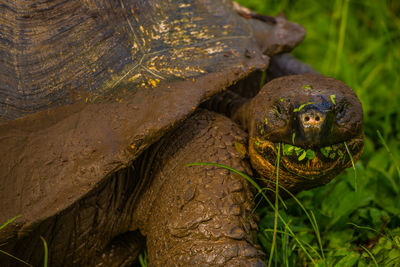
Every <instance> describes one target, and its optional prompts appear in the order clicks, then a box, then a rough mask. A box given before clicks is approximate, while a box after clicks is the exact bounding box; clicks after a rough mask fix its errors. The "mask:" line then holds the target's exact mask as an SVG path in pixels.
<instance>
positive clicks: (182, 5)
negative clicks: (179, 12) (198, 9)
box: [178, 3, 190, 8]
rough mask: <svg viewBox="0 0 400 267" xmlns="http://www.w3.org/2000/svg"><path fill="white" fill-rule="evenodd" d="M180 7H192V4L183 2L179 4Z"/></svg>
mask: <svg viewBox="0 0 400 267" xmlns="http://www.w3.org/2000/svg"><path fill="white" fill-rule="evenodd" d="M178 7H179V8H186V7H190V4H184V3H182V4H179V6H178Z"/></svg>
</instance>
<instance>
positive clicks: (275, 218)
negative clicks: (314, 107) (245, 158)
mask: <svg viewBox="0 0 400 267" xmlns="http://www.w3.org/2000/svg"><path fill="white" fill-rule="evenodd" d="M280 160H281V143H279V144H278V156H277V158H276V164H275V169H276V177H275V179H276V180H275V181H276V182H275V215H274V233H273V235H272V244H271V251H270V254H269V259H268V267H269V266H271V263H272V256H273V254H274V249H275V245H276V231H277V230H278V229H277V227H278V206H279V205H278V204H279V199H278V194H279V192H278V190H279V161H280Z"/></svg>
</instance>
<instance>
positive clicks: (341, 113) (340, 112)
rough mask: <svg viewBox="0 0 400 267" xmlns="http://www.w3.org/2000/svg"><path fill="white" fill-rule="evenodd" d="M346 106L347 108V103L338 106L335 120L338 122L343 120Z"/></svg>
mask: <svg viewBox="0 0 400 267" xmlns="http://www.w3.org/2000/svg"><path fill="white" fill-rule="evenodd" d="M348 106H349V105H348V103H340V105H339V106H338V109H337V119H338V120H340V119H341V118H343V116H344V114H345V113H346V109H347V107H348Z"/></svg>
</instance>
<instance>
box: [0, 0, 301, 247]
mask: <svg viewBox="0 0 400 267" xmlns="http://www.w3.org/2000/svg"><path fill="white" fill-rule="evenodd" d="M1 9H2V12H0V18H1V19H0V29H1V32H0V34H1V38H0V58H1V59H2V60H0V81H1V82H0V116H1V121H2V122H1V123H0V148H1V151H2V152H3V156H2V157H1V159H0V170H1V172H0V203H1V210H0V222H5V221H7V220H8V219H10V218H12V217H14V216H15V215H18V214H22V217H20V218H19V219H18V220H16V221H14V222H13V224H12V225H9V226H7V228H5V229H3V230H2V231H0V243H3V241H5V242H6V241H7V240H8V239H9V238H11V237H12V236H14V235H15V234H16V233H18V234H23V232H24V231H25V230H26V229H29V228H30V227H31V226H32V225H33V224H35V223H37V222H40V221H43V220H44V219H46V218H49V217H51V216H53V215H55V214H59V213H60V212H62V211H63V210H65V209H66V208H67V207H69V206H70V205H71V204H73V203H74V202H76V201H78V200H79V199H81V198H82V197H83V196H85V195H86V194H87V193H88V192H90V191H91V190H93V189H94V188H96V186H98V185H99V183H101V182H102V181H104V180H105V179H107V177H109V176H110V175H111V174H112V173H114V172H116V171H118V170H120V169H122V168H125V167H126V166H128V165H130V164H131V163H132V161H133V160H135V158H136V157H137V156H138V155H140V154H141V153H142V152H143V151H144V150H145V149H146V148H147V147H148V146H150V145H151V144H152V143H154V142H156V141H157V140H159V138H161V137H162V136H163V135H164V134H165V133H166V132H167V131H169V130H171V129H172V128H173V127H175V126H176V125H177V124H178V123H179V122H181V121H183V120H184V119H185V118H187V117H188V116H189V115H190V114H191V113H192V112H193V111H194V110H195V109H196V108H197V106H198V105H199V104H200V103H202V102H203V101H205V100H207V99H209V98H210V97H211V96H213V95H215V94H216V93H218V92H220V91H222V90H224V89H226V88H227V87H228V86H230V85H232V84H234V83H235V82H237V81H239V80H241V79H243V78H245V77H246V76H247V75H248V74H250V73H251V72H253V71H255V70H262V69H265V68H266V67H267V65H268V60H269V56H272V55H273V54H275V53H277V52H281V51H284V50H290V49H291V48H293V47H294V46H295V45H297V44H298V43H299V42H300V41H301V39H302V38H303V36H304V30H303V29H302V28H301V27H300V26H298V25H296V24H292V23H290V22H288V21H286V20H285V19H283V18H281V19H279V20H278V22H277V23H275V24H267V23H263V22H259V21H253V20H250V19H245V18H243V17H241V16H239V15H238V14H237V13H236V11H235V10H234V8H233V5H232V3H231V2H230V1H225V0H218V1H217V0H213V1H210V0H201V1H172V0H169V1H166V0H151V1H147V0H146V1H145V0H136V1H134V0H132V1H104V0H85V1H73V0H70V1H59V0H56V1H50V2H49V1H45V2H43V1H29V2H27V1H21V0H17V1H11V2H7V3H3V4H2V7H1ZM263 53H267V54H268V55H264V54H263Z"/></svg>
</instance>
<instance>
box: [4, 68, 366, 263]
mask: <svg viewBox="0 0 400 267" xmlns="http://www.w3.org/2000/svg"><path fill="white" fill-rule="evenodd" d="M304 85H307V86H306V88H305V87H304ZM310 88H311V89H310ZM332 94H335V100H334V101H335V104H333V103H332V104H329V105H327V104H326V101H325V100H326V99H329V100H330V101H332V99H331V98H330V96H331V95H332ZM282 98H285V99H287V101H281V99H282ZM289 100H290V101H289ZM318 100H320V101H321V102H317V101H318ZM312 101H314V102H315V103H314V104H312V105H311V104H310V105H309V106H310V107H308V108H307V109H306V106H304V105H303V104H304V103H309V102H312ZM303 102H304V103H303ZM342 103H345V104H347V103H348V104H351V105H345V107H346V109H342V108H340V107H341V105H342ZM277 104H279V105H281V106H280V111H281V112H280V113H279V114H277V113H276V111H277V106H276V105H277ZM302 105H303V108H300V107H301V106H302ZM320 107H323V108H324V109H322V108H320ZM303 109H304V110H303ZM295 110H298V111H295ZM311 111H313V112H314V113H315V114H322V113H323V112H325V113H326V114H331V113H332V114H334V115H335V116H333V115H331V119H330V120H328V119H324V120H322V119H321V120H320V121H322V122H325V123H326V122H329V125H325V126H323V127H322V126H321V127H319V128H318V127H317V126H316V127H317V130H314V131H312V133H313V134H314V135H315V136H316V137H318V136H319V137H321V135H320V134H319V132H318V130H319V131H323V129H324V127H329V129H331V130H330V131H332V132H334V133H335V134H336V135H335V136H334V138H333V139H332V143H326V141H324V140H325V139H323V138H322V137H321V138H320V139H318V138H314V140H315V143H312V144H309V143H307V139H306V138H305V137H304V136H302V135H301V133H300V132H299V134H298V135H297V138H298V139H295V144H296V145H297V143H296V140H300V141H301V140H303V141H302V142H303V143H300V141H299V146H302V147H303V149H307V148H313V149H314V150H316V149H317V148H319V147H320V146H329V145H334V144H337V143H340V142H344V141H346V142H348V144H349V146H350V147H351V149H352V154H353V157H354V159H355V160H356V159H357V158H358V157H359V155H360V153H361V150H362V127H361V126H362V125H361V124H362V121H361V119H362V110H361V106H360V105H359V102H358V100H357V98H356V97H355V95H354V93H353V92H352V91H351V89H350V88H348V87H347V86H345V85H344V84H343V83H341V82H339V81H336V80H334V79H331V78H326V77H323V76H321V75H296V76H287V77H283V78H280V79H276V80H274V81H272V82H270V83H269V84H267V85H266V86H264V88H263V89H262V90H261V91H260V92H259V94H258V95H256V96H255V98H254V99H253V100H250V101H249V102H246V103H245V104H243V105H241V106H240V107H238V108H237V109H236V110H235V111H234V112H233V118H234V119H235V120H236V123H235V122H234V121H233V120H231V119H229V118H227V117H226V116H223V115H220V114H216V113H214V112H212V111H207V110H202V109H199V110H198V111H196V112H195V113H194V115H192V116H191V117H190V118H189V119H187V120H185V121H184V122H183V123H182V124H181V125H180V126H179V127H178V128H177V129H175V130H174V131H172V132H171V133H170V134H168V135H166V136H165V137H163V138H162V139H161V140H160V141H159V142H157V143H156V144H155V145H153V146H152V148H150V149H148V150H147V151H146V152H145V153H144V154H143V155H142V156H141V157H140V159H139V160H137V161H136V162H134V163H133V164H132V165H131V167H129V168H126V169H123V170H121V171H119V172H117V173H116V174H113V175H112V176H111V177H110V178H109V179H107V180H105V181H106V182H105V183H100V184H99V185H98V186H97V188H96V190H94V191H92V192H91V193H89V194H88V195H87V196H85V198H83V199H82V200H81V201H79V202H76V203H75V204H74V205H73V206H72V207H71V208H69V209H67V210H65V211H64V212H63V213H62V214H60V215H59V216H57V217H54V218H53V219H51V220H45V221H44V222H42V223H40V224H39V225H36V226H35V227H34V229H35V231H34V232H32V233H31V234H28V235H27V234H26V233H25V234H24V236H25V237H23V238H21V239H19V240H18V241H16V242H14V243H11V242H10V243H9V244H8V245H9V246H11V247H15V248H18V250H14V252H16V253H17V254H16V255H25V256H26V255H30V256H29V257H30V259H31V260H33V262H39V261H40V259H41V258H42V254H41V253H40V251H39V249H38V248H40V240H39V238H38V235H39V234H41V235H44V236H45V237H46V238H47V239H48V240H49V244H52V245H53V247H52V254H51V255H50V257H51V258H50V260H51V262H52V263H53V264H55V265H65V266H73V265H76V264H79V265H80V266H106V265H107V266H129V264H132V263H133V262H134V261H135V259H136V257H137V255H138V253H139V251H140V250H141V249H142V248H143V238H142V237H141V235H143V236H145V237H146V246H147V249H148V254H149V265H150V266H188V265H195V266H199V265H202V266H227V265H233V266H264V263H263V261H262V258H263V253H262V252H261V251H260V248H259V246H257V245H256V241H255V240H254V238H253V237H254V232H255V231H256V229H257V226H256V223H255V221H256V219H255V218H254V217H253V216H252V215H251V211H252V208H253V206H254V203H253V193H254V192H252V189H251V188H250V187H249V185H248V184H247V182H245V180H244V179H243V178H241V177H240V176H238V175H236V174H233V173H231V172H229V171H227V170H225V169H221V168H216V167H211V166H209V167H207V166H192V167H186V165H187V164H189V163H193V162H217V163H221V164H225V165H228V166H231V167H233V168H236V169H238V170H240V171H243V172H245V173H248V174H250V175H251V174H252V173H253V172H252V169H254V170H255V171H256V172H257V173H258V174H260V175H262V176H263V177H264V185H267V186H271V184H269V181H270V180H271V177H273V176H274V171H275V170H274V167H273V166H274V163H275V160H276V153H277V151H276V150H277V149H276V145H275V144H276V143H286V144H288V143H289V141H288V140H287V135H288V134H287V133H288V132H289V133H291V132H293V131H294V130H296V129H297V130H298V127H305V126H304V125H303V124H296V123H294V122H293V121H295V118H296V120H297V121H298V120H299V118H302V117H301V114H303V113H301V112H311ZM343 112H345V113H343ZM282 114H283V115H285V117H283V115H282ZM309 116H310V117H311V115H309ZM327 116H328V115H327ZM265 118H267V120H265ZM283 118H284V119H283ZM266 122H268V123H266ZM239 125H241V126H242V127H240V126H239ZM260 125H263V128H261V127H260ZM348 125H350V126H351V128H347V126H348ZM296 127H297V128H296ZM244 129H247V130H248V133H249V134H247V133H246V132H245V131H244ZM332 129H333V130H332ZM277 133H279V134H277ZM338 133H339V134H338ZM279 138H280V139H279ZM302 138H303V139H302ZM318 140H320V141H318ZM290 141H292V140H290ZM237 144H241V145H239V146H238V145H237ZM353 144H356V145H355V146H353ZM247 145H248V149H247V151H246V149H245V150H244V151H243V150H241V149H238V147H244V148H246V146H247ZM339 149H344V148H343V147H339ZM314 160H318V161H320V162H321V163H319V165H318V164H316V163H315V162H314V161H313V162H312V163H306V162H301V161H299V160H298V159H297V157H293V156H292V157H291V156H283V157H282V163H283V164H281V167H280V168H281V169H280V173H281V174H280V177H279V180H280V185H282V186H284V187H285V188H287V189H289V190H290V191H291V192H293V193H295V192H298V191H301V190H305V189H310V188H313V187H316V186H320V185H323V184H326V183H327V182H329V181H330V180H331V179H332V178H333V177H334V176H335V175H337V174H338V173H339V172H340V171H341V170H343V169H344V168H346V167H349V166H350V163H349V162H350V160H349V159H348V158H347V157H345V158H344V159H343V158H342V159H340V160H339V159H330V158H328V159H325V158H323V156H321V155H319V154H318V153H317V152H316V157H315V158H314ZM317 163H318V162H317ZM316 166H319V169H316V168H315V167H316ZM321 166H322V167H321ZM321 170H322V171H321ZM254 174H255V173H254ZM272 180H273V179H272ZM134 185H136V186H134ZM271 187H272V186H271ZM105 214H107V216H105ZM58 218H62V219H58ZM107 218H113V220H108V219H107ZM71 222H75V223H72V224H71ZM31 227H32V226H31ZM138 231H140V233H141V235H138ZM62 240H71V241H70V242H68V245H65V242H63V241H62ZM32 244H36V245H35V246H32ZM56 244H60V245H61V246H57V245H56ZM141 244H142V245H141ZM19 253H22V254H19Z"/></svg>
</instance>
